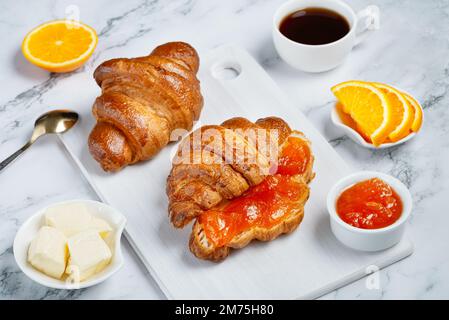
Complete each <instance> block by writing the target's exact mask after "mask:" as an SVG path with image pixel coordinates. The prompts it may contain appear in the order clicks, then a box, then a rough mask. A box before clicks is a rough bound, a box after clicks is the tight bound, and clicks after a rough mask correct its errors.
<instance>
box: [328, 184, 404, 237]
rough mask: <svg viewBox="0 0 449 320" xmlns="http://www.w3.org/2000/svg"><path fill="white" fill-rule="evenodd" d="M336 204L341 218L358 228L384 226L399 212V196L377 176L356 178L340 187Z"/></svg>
mask: <svg viewBox="0 0 449 320" xmlns="http://www.w3.org/2000/svg"><path fill="white" fill-rule="evenodd" d="M336 207H337V214H338V215H339V216H340V218H341V219H342V220H343V221H344V222H346V223H347V224H349V225H351V226H354V227H357V228H361V229H380V228H385V227H387V226H389V225H391V224H393V223H394V222H395V221H396V220H398V219H399V217H400V216H401V214H402V201H401V198H400V197H399V195H398V194H397V193H396V192H395V191H394V190H393V188H392V187H391V186H390V185H388V184H387V183H386V182H384V181H383V180H381V179H379V178H373V179H369V180H364V181H361V182H358V183H356V184H354V185H353V186H351V187H349V188H348V189H346V190H344V191H343V192H342V193H341V195H340V196H339V197H338V199H337V206H336Z"/></svg>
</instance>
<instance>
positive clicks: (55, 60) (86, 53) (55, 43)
mask: <svg viewBox="0 0 449 320" xmlns="http://www.w3.org/2000/svg"><path fill="white" fill-rule="evenodd" d="M97 42H98V37H97V33H96V32H95V30H94V29H92V28H91V27H89V26H87V25H85V24H83V23H80V22H77V21H74V20H55V21H50V22H46V23H44V24H41V25H40V26H38V27H36V28H35V29H33V30H31V31H30V32H29V33H28V34H27V35H26V37H25V39H24V40H23V43H22V53H23V55H24V56H25V58H26V59H27V60H28V61H30V62H31V63H33V64H35V65H36V66H39V67H41V68H43V69H45V70H47V71H50V72H69V71H73V70H75V69H77V68H79V67H81V66H82V65H83V64H84V63H85V62H86V61H87V59H89V57H90V56H91V55H92V53H93V52H94V50H95V47H96V46H97Z"/></svg>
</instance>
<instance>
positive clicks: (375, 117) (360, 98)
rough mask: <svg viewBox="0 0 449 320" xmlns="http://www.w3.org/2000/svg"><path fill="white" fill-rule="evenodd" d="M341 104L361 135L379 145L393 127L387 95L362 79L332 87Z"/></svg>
mask: <svg viewBox="0 0 449 320" xmlns="http://www.w3.org/2000/svg"><path fill="white" fill-rule="evenodd" d="M331 90H332V92H333V93H334V95H335V96H336V97H337V99H338V101H340V103H341V104H342V105H343V111H344V112H346V113H347V114H349V115H350V116H351V118H352V119H353V120H354V121H355V122H356V123H357V128H358V129H359V130H358V131H360V133H361V134H362V136H366V137H368V138H369V139H370V140H371V143H372V144H374V145H375V146H379V145H380V144H381V143H382V142H384V141H385V139H386V138H387V137H388V135H389V134H390V132H391V131H392V130H393V129H394V128H395V126H394V123H393V112H392V107H391V105H390V101H389V99H388V98H387V95H386V94H385V93H384V92H383V91H382V90H380V89H378V88H377V87H375V86H374V85H372V84H371V83H368V82H364V81H347V82H342V83H340V84H337V85H336V86H334V87H332V89H331Z"/></svg>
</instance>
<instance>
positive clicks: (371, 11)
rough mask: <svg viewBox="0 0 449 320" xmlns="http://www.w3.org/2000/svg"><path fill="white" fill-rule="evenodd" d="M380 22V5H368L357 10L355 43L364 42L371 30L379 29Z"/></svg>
mask: <svg viewBox="0 0 449 320" xmlns="http://www.w3.org/2000/svg"><path fill="white" fill-rule="evenodd" d="M379 24H380V10H379V7H378V6H374V5H371V6H367V7H366V8H365V9H363V10H361V11H359V12H357V30H356V38H355V45H356V46H357V45H359V44H360V43H362V42H363V41H364V40H365V39H366V38H367V36H368V35H369V34H370V33H371V31H374V30H378V29H379Z"/></svg>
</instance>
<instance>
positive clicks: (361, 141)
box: [331, 106, 416, 149]
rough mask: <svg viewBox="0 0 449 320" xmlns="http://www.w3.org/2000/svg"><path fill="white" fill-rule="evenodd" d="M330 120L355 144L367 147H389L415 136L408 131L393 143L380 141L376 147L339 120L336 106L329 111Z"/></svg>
mask: <svg viewBox="0 0 449 320" xmlns="http://www.w3.org/2000/svg"><path fill="white" fill-rule="evenodd" d="M331 120H332V123H333V124H334V125H335V126H337V127H338V128H340V129H341V130H342V131H343V132H344V133H345V134H346V135H347V136H348V137H349V138H350V139H351V140H353V141H354V142H356V143H357V144H359V145H361V146H362V147H365V148H368V149H385V148H390V147H393V146H397V145H399V144H401V143H404V142H406V141H408V140H410V139H412V138H413V137H414V136H416V133H415V132H412V133H410V134H409V135H408V136H406V137H404V138H402V139H401V140H399V141H397V142H393V143H382V144H381V145H380V146H378V147H376V146H375V145H373V144H372V143H369V142H366V141H365V139H363V137H362V136H361V135H360V134H359V133H358V132H357V131H355V130H354V129H352V128H351V127H349V126H347V125H346V124H344V123H343V121H341V118H340V116H339V115H338V111H337V106H334V107H333V108H332V111H331Z"/></svg>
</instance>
